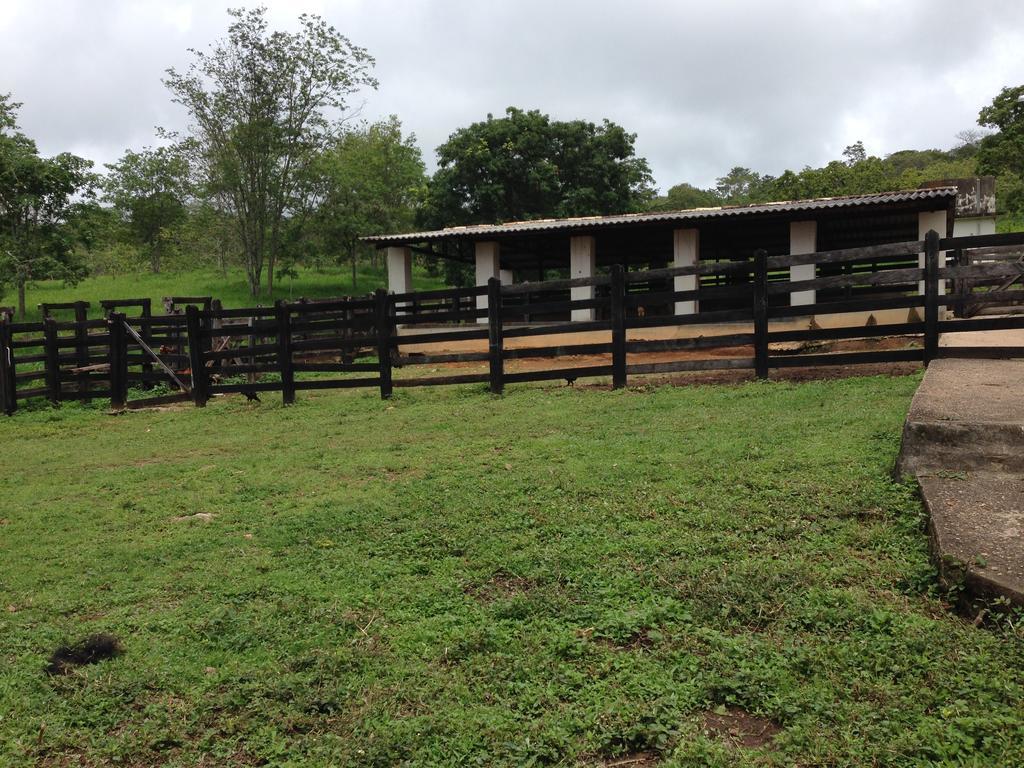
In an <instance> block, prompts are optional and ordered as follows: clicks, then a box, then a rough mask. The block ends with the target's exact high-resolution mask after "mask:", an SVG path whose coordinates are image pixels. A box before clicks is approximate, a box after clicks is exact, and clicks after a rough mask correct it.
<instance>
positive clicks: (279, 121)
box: [164, 8, 376, 296]
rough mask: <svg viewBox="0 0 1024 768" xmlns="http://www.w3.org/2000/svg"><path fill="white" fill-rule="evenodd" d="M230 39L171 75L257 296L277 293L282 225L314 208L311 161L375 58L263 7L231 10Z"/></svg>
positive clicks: (211, 194)
mask: <svg viewBox="0 0 1024 768" xmlns="http://www.w3.org/2000/svg"><path fill="white" fill-rule="evenodd" d="M228 13H229V14H230V15H231V16H232V18H233V19H234V21H233V22H232V24H231V25H230V27H229V28H228V36H227V38H226V39H224V40H221V41H219V42H217V43H215V44H214V45H213V46H212V47H211V49H210V50H209V51H208V52H202V51H197V50H192V51H191V52H192V54H193V56H194V60H193V62H192V64H191V65H190V66H189V68H188V70H187V71H186V72H184V73H179V72H178V71H176V70H175V69H173V68H172V69H169V70H168V71H167V77H166V79H165V80H164V83H165V85H166V86H167V88H168V89H169V90H170V92H171V94H172V96H173V99H174V101H175V102H176V103H178V104H181V105H182V106H184V107H185V109H186V110H187V111H188V114H189V117H190V118H191V121H192V125H191V128H190V133H189V136H188V138H187V139H186V140H185V141H183V142H182V147H183V149H184V151H186V152H187V153H188V154H189V159H190V162H191V163H192V165H193V167H194V168H195V169H196V172H197V173H198V175H199V177H200V180H201V183H202V185H203V187H204V194H205V195H206V196H208V198H209V199H210V200H211V201H213V202H214V203H215V205H216V207H217V208H218V210H219V211H221V212H222V213H224V214H225V215H229V216H231V217H232V218H234V220H235V222H236V224H237V228H238V238H239V242H240V244H241V249H242V253H243V256H244V264H245V269H246V274H247V275H248V279H249V285H250V290H251V292H252V295H254V296H256V295H258V294H259V292H260V289H261V285H262V278H263V270H264V268H265V267H266V269H267V273H268V287H269V288H270V290H273V275H274V268H275V262H276V259H277V258H278V256H279V255H280V254H281V249H282V243H283V241H284V239H285V236H286V233H285V230H286V228H287V227H289V226H294V225H298V224H300V223H301V221H302V217H303V215H304V214H305V213H306V212H307V211H308V209H309V205H310V198H311V190H310V189H309V186H308V183H309V181H310V178H311V174H310V167H311V165H312V163H313V162H314V161H315V159H316V157H317V154H318V152H320V151H321V150H323V149H324V148H325V147H327V146H328V145H329V143H330V142H331V140H332V139H333V138H334V137H335V136H337V135H338V133H339V132H340V131H341V129H342V126H343V125H344V121H343V118H332V117H329V113H332V114H341V115H344V113H345V110H346V109H347V100H348V98H349V97H350V96H351V94H353V93H354V92H355V91H357V90H358V89H360V88H362V87H366V86H369V87H376V80H374V79H373V77H371V76H370V74H369V72H370V69H371V68H372V66H373V63H374V62H373V59H372V57H371V56H370V55H369V54H368V53H367V52H366V50H364V49H363V48H360V47H359V46H356V45H354V44H352V42H350V41H349V39H348V38H346V37H345V36H344V35H341V34H340V33H339V32H338V31H337V30H336V29H335V28H334V27H332V26H330V25H328V24H327V23H326V22H325V21H324V20H323V19H322V18H320V17H319V16H315V15H307V14H302V15H301V16H300V17H299V23H300V26H301V31H299V32H297V33H288V32H279V31H278V32H271V31H270V30H269V28H268V24H267V20H266V9H265V8H255V9H248V10H246V9H233V10H229V11H228Z"/></svg>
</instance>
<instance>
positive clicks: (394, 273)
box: [387, 246, 412, 293]
mask: <svg viewBox="0 0 1024 768" xmlns="http://www.w3.org/2000/svg"><path fill="white" fill-rule="evenodd" d="M387 264H388V290H389V291H390V292H391V293H409V291H411V290H412V249H410V248H408V247H406V246H389V247H388V254H387Z"/></svg>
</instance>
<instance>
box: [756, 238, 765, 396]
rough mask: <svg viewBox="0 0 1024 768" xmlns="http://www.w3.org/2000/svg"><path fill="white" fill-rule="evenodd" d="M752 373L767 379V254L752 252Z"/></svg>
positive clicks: (761, 251) (761, 250)
mask: <svg viewBox="0 0 1024 768" xmlns="http://www.w3.org/2000/svg"><path fill="white" fill-rule="evenodd" d="M754 371H755V372H756V374H757V378H759V379H767V378H768V253H767V251H765V250H764V249H763V248H761V249H758V250H756V251H754Z"/></svg>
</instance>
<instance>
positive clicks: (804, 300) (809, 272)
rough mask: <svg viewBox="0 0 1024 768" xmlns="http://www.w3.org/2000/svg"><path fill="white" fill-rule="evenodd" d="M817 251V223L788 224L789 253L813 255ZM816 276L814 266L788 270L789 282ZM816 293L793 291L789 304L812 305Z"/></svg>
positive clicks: (815, 298) (809, 265) (802, 266)
mask: <svg viewBox="0 0 1024 768" xmlns="http://www.w3.org/2000/svg"><path fill="white" fill-rule="evenodd" d="M817 250H818V222H816V221H791V222H790V223H789V252H790V253H791V254H795V253H814V252H815V251H817ZM816 275H817V265H815V264H795V265H793V266H791V267H790V268H789V279H790V282H796V281H798V280H813V279H814V278H815V276H816ZM817 298H818V292H817V291H814V290H811V291H795V292H793V293H791V294H789V303H790V304H791V305H793V306H798V305H806V304H813V303H814V302H815V301H817Z"/></svg>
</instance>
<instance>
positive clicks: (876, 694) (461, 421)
mask: <svg viewBox="0 0 1024 768" xmlns="http://www.w3.org/2000/svg"><path fill="white" fill-rule="evenodd" d="M917 382H918V379H917V377H909V378H907V377H904V378H885V377H874V378H861V379H847V380H841V381H834V382H812V383H804V384H787V383H751V384H744V385H735V386H706V387H692V388H672V387H664V388H660V389H655V390H651V391H634V390H627V391H619V392H611V391H602V390H596V389H581V388H568V387H551V388H539V387H513V388H510V390H509V392H508V393H507V394H506V395H505V396H503V397H500V398H494V397H491V396H489V395H487V394H486V393H485V392H484V391H483V390H482V388H480V387H463V388H454V389H447V390H442V389H432V390H420V391H400V392H398V393H396V396H395V398H394V400H393V401H391V402H389V403H384V402H381V401H380V400H379V399H378V397H377V395H376V394H375V393H374V392H373V391H367V392H351V393H342V394H339V393H324V394H310V393H306V394H303V395H302V397H300V399H299V401H298V402H297V403H296V405H294V406H292V407H289V408H283V407H282V406H280V405H279V404H278V402H276V400H275V399H274V398H273V397H268V398H266V402H264V403H263V404H262V405H255V404H254V405H249V404H247V403H245V402H244V401H242V400H241V399H237V398H232V399H230V400H219V401H215V402H213V403H211V404H210V406H209V407H207V408H206V409H205V410H197V409H194V408H191V407H185V408H182V409H179V410H167V411H162V412H139V413H128V414H125V415H122V416H118V417H112V416H109V415H106V413H105V412H104V411H103V409H102V408H101V407H99V406H95V407H94V408H90V407H85V406H74V405H65V406H64V407H62V408H61V409H59V410H51V409H49V408H46V407H40V408H38V409H37V410H34V411H26V412H19V414H18V415H16V416H15V417H14V418H11V419H7V420H4V421H2V422H0V439H2V441H3V444H4V445H5V446H6V452H5V457H4V463H3V470H4V471H3V473H2V474H0V493H2V499H3V509H2V512H0V518H3V519H2V521H0V562H2V564H3V565H2V568H0V636H2V637H3V644H2V646H0V764H2V765H5V766H6V765H12V766H17V765H44V766H45V765H54V766H56V765H107V764H124V765H132V766H149V765H173V766H193V765H208V766H214V765H217V766H220V765H250V764H270V765H291V766H307V765H311V766H328V765H366V766H392V765H416V766H430V765H459V766H461V765H499V766H521V765H546V764H557V765H566V766H574V765H615V764H619V765H623V766H636V765H655V764H657V765H659V766H684V765H710V766H754V765H756V766H793V765H801V766H809V765H829V766H852V765H863V766H875V765H938V764H948V765H977V766H995V765H1000V766H1013V765H1018V766H1019V765H1024V713H1022V701H1024V642H1022V639H1021V637H1020V636H1019V635H1017V634H1015V632H1014V630H1013V629H1012V627H1006V626H1004V627H1003V628H1001V629H995V630H993V629H983V628H977V627H975V626H973V625H972V624H971V623H970V622H967V621H964V620H963V619H961V618H958V617H957V616H956V615H954V614H952V613H950V612H949V611H948V610H946V608H945V606H944V603H943V602H942V600H941V597H942V595H941V593H940V590H939V589H938V587H937V586H936V584H935V580H934V571H933V568H932V567H931V566H930V564H929V561H928V554H927V544H926V539H925V535H924V533H923V520H922V510H921V507H920V505H919V503H918V501H917V500H916V497H915V494H914V493H913V491H912V490H911V488H910V487H908V486H905V485H900V484H897V483H894V482H893V481H892V480H891V479H890V475H889V472H890V468H891V467H892V464H893V460H894V457H895V455H896V452H897V449H898V444H899V435H900V429H901V425H902V421H903V418H904V415H905V412H906V409H907V406H908V404H909V400H910V396H911V394H912V393H913V390H914V388H915V387H916V385H917ZM196 513H210V514H211V515H213V517H212V518H211V519H209V520H207V521H204V520H202V519H200V518H192V519H184V520H176V518H180V517H184V516H190V515H194V514H196ZM96 632H110V633H113V634H115V635H117V636H118V637H119V638H120V640H121V642H122V643H123V646H124V649H125V652H124V653H123V655H121V656H119V657H118V658H115V659H112V660H108V661H103V662H101V663H98V664H94V665H90V666H83V667H80V668H78V669H77V670H75V671H74V672H73V673H72V674H69V675H66V676H55V677H48V676H47V675H46V674H45V673H44V667H45V665H46V661H47V658H48V656H49V654H50V653H51V652H52V651H53V650H54V649H55V648H56V647H57V646H58V645H59V644H61V643H63V642H67V641H74V640H77V639H79V638H81V637H83V636H86V635H89V634H91V633H96ZM740 710H742V711H743V712H745V713H748V714H749V715H751V716H757V717H759V718H765V719H766V721H767V720H770V721H771V722H772V723H773V724H775V726H777V727H778V728H779V731H778V733H777V735H776V736H775V738H774V740H773V741H771V742H769V743H766V744H763V745H761V746H758V747H754V748H746V747H741V746H736V745H733V744H730V743H729V739H728V738H723V737H722V735H721V733H718V734H717V735H716V726H715V723H718V722H721V721H722V720H723V719H724V718H730V717H733V716H734V715H736V713H738V711H740ZM766 721H758V722H766ZM718 730H719V731H720V730H721V729H718ZM639 753H643V754H644V755H645V760H646V762H640V755H639ZM634 758H635V759H634ZM626 760H629V761H628V762H624V761H626Z"/></svg>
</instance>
